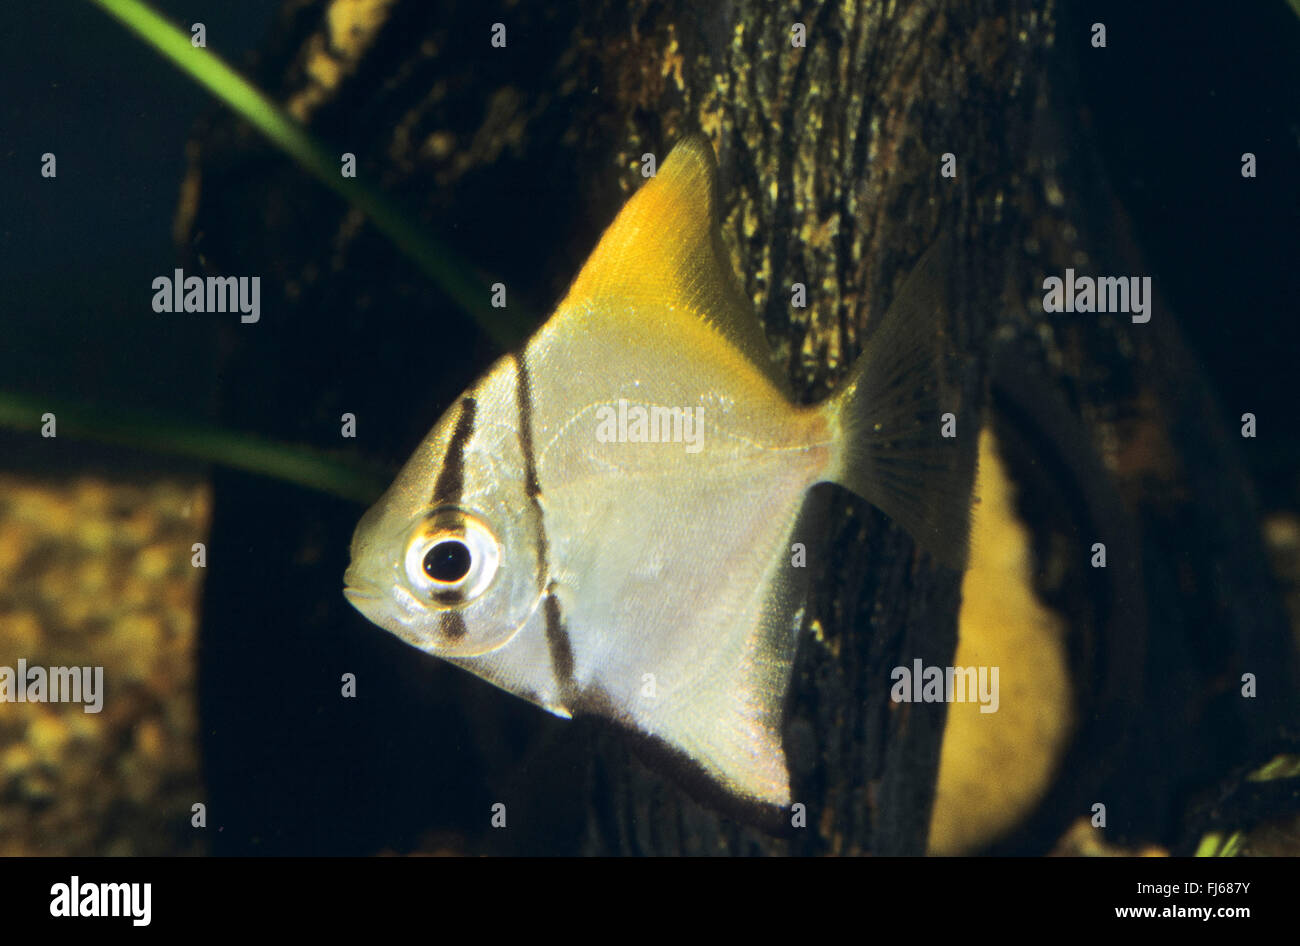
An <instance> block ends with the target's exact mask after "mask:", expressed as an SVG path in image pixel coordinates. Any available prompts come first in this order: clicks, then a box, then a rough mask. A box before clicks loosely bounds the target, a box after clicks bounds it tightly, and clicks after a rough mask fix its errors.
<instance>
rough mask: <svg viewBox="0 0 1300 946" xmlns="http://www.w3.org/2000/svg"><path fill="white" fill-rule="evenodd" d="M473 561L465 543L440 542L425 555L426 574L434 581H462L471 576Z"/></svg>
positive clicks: (453, 541)
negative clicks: (470, 569) (470, 567)
mask: <svg viewBox="0 0 1300 946" xmlns="http://www.w3.org/2000/svg"><path fill="white" fill-rule="evenodd" d="M472 561H473V558H472V556H471V555H470V554H469V549H468V548H466V547H465V543H464V542H459V541H456V540H455V539H452V540H450V541H447V542H439V543H438V544H437V545H435V546H434V547H433V548H431V549H429V551H427V552H425V553H424V573H425V574H426V575H428V576H429V577H430V578H432V579H433V580H434V581H442V582H453V581H460V580H461V579H462V578H464V577H465V576H466V575H468V574H469V566H470V564H471V562H472Z"/></svg>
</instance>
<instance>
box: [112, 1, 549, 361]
mask: <svg viewBox="0 0 1300 946" xmlns="http://www.w3.org/2000/svg"><path fill="white" fill-rule="evenodd" d="M90 2H91V3H94V4H96V5H97V6H99V7H102V8H103V9H104V10H105V11H107V12H108V13H109V14H111V15H112V16H113V17H115V18H116V19H117V20H118V21H120V22H121V23H122V24H123V25H125V26H126V27H128V28H129V29H130V30H131V31H133V32H134V33H136V34H137V35H138V36H139V37H140V38H141V39H143V40H144V41H145V42H146V43H147V44H148V45H149V46H151V47H152V48H153V49H154V50H156V51H157V52H158V53H159V54H161V55H162V56H163V57H164V58H166V59H168V60H170V61H171V62H172V63H173V64H175V65H176V66H177V67H178V68H179V69H181V70H182V71H183V72H185V73H186V74H187V75H189V76H190V78H192V79H194V80H195V81H196V82H198V83H199V84H200V85H202V86H203V87H204V88H205V89H207V90H208V91H209V92H211V93H212V94H213V95H214V96H216V97H217V98H218V99H220V100H221V101H222V102H224V103H225V104H226V105H228V106H229V107H230V108H231V109H232V110H234V111H235V112H236V113H237V114H238V115H240V116H241V117H243V118H244V119H245V120H246V121H248V122H249V123H250V124H251V125H253V127H255V128H257V129H258V130H259V131H260V132H262V134H263V135H265V136H266V138H267V139H268V140H269V141H270V142H271V143H272V144H274V145H275V146H276V147H278V148H280V149H281V150H282V151H284V152H285V153H286V154H288V155H289V156H290V157H292V158H293V159H294V160H295V161H297V162H298V163H299V164H301V165H302V166H303V167H304V168H306V169H307V170H308V171H310V172H311V173H312V174H313V175H315V176H316V177H317V178H318V179H319V180H320V181H321V182H322V183H324V184H326V185H327V186H328V187H330V188H331V189H333V190H335V191H337V192H338V193H339V194H340V195H342V196H343V198H344V199H345V200H346V201H348V203H350V204H351V205H353V206H354V207H357V208H358V209H360V210H361V211H362V212H363V213H365V214H366V216H367V217H369V218H370V220H371V221H372V222H373V223H374V225H375V227H376V228H377V229H378V230H379V231H380V232H381V233H383V234H384V235H385V236H387V237H388V239H389V240H391V241H392V243H393V245H394V246H396V247H397V248H398V249H399V250H401V251H402V252H403V253H404V254H405V255H406V256H408V257H409V258H410V259H411V260H412V261H413V262H414V263H415V264H416V265H417V266H418V267H419V268H420V270H421V271H422V272H423V273H424V274H425V275H426V276H428V277H429V278H430V279H431V280H432V281H433V282H434V283H435V284H436V285H437V286H438V287H439V288H440V289H441V290H442V291H443V292H444V293H446V294H447V296H448V297H450V298H451V299H452V300H453V301H454V302H455V303H456V304H457V305H458V306H460V307H461V308H462V309H463V310H464V311H465V312H466V313H468V314H469V315H470V316H472V317H473V318H474V319H475V320H476V321H477V322H478V323H479V324H480V325H481V326H482V328H483V330H484V331H485V332H487V334H488V335H489V336H490V337H491V338H492V339H493V340H494V341H495V342H497V344H498V345H500V346H501V347H502V348H511V347H513V346H514V345H516V344H517V343H518V342H519V341H520V340H521V339H523V338H524V337H525V336H526V335H527V333H528V331H529V330H530V329H531V327H532V324H533V322H532V319H530V318H529V317H528V316H527V314H526V313H524V312H522V311H521V310H520V309H519V308H518V307H517V306H512V307H511V308H510V309H508V310H507V309H496V308H493V307H492V305H491V303H490V302H489V294H488V288H487V287H486V286H484V285H483V284H481V283H480V282H479V281H478V280H476V279H475V278H473V277H472V276H471V275H469V274H470V273H472V272H473V269H472V268H471V267H470V266H469V265H468V264H467V263H466V262H465V261H464V260H460V259H457V257H456V255H455V254H454V253H453V252H452V251H451V250H450V249H449V248H448V247H447V246H445V245H444V244H442V243H441V242H439V241H437V240H435V239H433V238H432V237H431V236H430V235H429V234H428V233H427V232H426V231H425V230H424V229H423V228H422V227H421V226H420V225H419V224H417V223H416V222H415V221H413V220H412V219H411V218H410V217H409V216H408V215H407V214H406V213H404V212H403V211H402V210H401V209H400V208H399V207H398V206H397V205H396V204H394V203H393V202H392V201H390V200H388V199H387V198H386V197H385V196H384V195H383V194H381V193H380V192H379V191H377V190H375V189H374V188H372V187H369V186H367V185H365V184H364V183H361V182H360V180H359V179H357V178H345V177H343V176H342V174H340V172H339V167H340V164H339V155H338V154H334V153H331V152H330V151H327V150H326V149H325V147H324V145H322V144H321V143H320V142H319V141H317V140H316V139H315V138H313V137H312V136H311V135H310V134H309V133H308V132H307V130H306V129H305V128H304V127H303V126H302V125H301V124H300V123H298V122H297V121H295V120H294V119H293V118H292V117H290V116H289V115H288V114H286V113H285V112H284V111H283V110H282V109H281V108H280V107H279V106H278V105H276V104H275V102H273V101H271V99H269V98H267V97H266V96H265V95H263V94H262V93H261V91H259V90H258V89H257V88H256V87H255V86H254V85H253V84H252V83H250V82H249V81H248V80H246V79H245V78H244V77H243V76H241V75H240V74H239V73H238V72H236V71H235V70H234V69H232V68H231V67H230V66H228V65H226V63H225V62H223V61H222V60H221V58H220V57H219V56H217V55H216V54H215V53H213V52H211V51H209V50H208V49H206V48H196V47H194V46H192V45H191V44H190V36H189V34H188V33H185V32H183V31H182V30H180V29H179V28H177V27H176V26H175V25H173V24H172V23H170V22H169V21H168V20H167V19H166V18H164V17H163V16H162V15H161V14H159V13H157V12H156V11H155V10H153V9H152V8H151V7H149V5H148V4H145V3H142V2H140V0H90Z"/></svg>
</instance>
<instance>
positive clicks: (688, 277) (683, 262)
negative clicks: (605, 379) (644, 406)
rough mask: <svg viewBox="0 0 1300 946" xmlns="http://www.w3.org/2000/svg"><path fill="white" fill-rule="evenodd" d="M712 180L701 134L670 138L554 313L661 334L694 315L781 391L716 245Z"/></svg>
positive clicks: (712, 165)
mask: <svg viewBox="0 0 1300 946" xmlns="http://www.w3.org/2000/svg"><path fill="white" fill-rule="evenodd" d="M716 178H717V165H716V162H715V159H714V156H713V146H712V145H711V144H709V140H708V139H707V138H705V137H704V136H703V135H700V134H693V135H688V136H687V137H685V138H683V139H682V140H681V141H680V142H678V144H677V146H676V147H675V148H673V150H672V152H671V153H670V154H669V155H668V157H667V159H666V160H665V161H664V162H663V164H662V165H661V166H660V168H659V170H658V173H656V175H655V176H654V177H652V178H651V179H650V180H649V181H648V182H647V183H646V184H645V185H643V186H642V187H641V189H640V190H638V191H637V192H636V193H635V194H634V195H633V196H632V198H631V199H630V200H629V201H628V202H627V203H626V204H625V205H624V207H623V209H622V210H621V211H620V212H619V215H618V216H617V217H616V218H614V222H613V223H612V224H610V226H609V229H607V230H606V231H605V233H604V235H603V236H601V238H600V242H599V243H598V244H597V245H596V249H595V250H593V251H592V254H591V256H590V257H589V258H588V259H587V262H586V264H585V265H584V266H583V267H582V271H581V272H580V273H578V276H577V278H576V279H574V281H573V285H571V286H570V287H569V292H568V294H567V295H566V296H565V298H564V301H563V302H562V303H561V304H560V309H559V311H560V312H565V311H566V310H568V311H574V310H575V309H580V310H585V316H586V318H601V319H603V318H608V319H611V320H615V321H616V322H620V321H621V322H623V323H625V324H626V321H627V320H628V319H653V320H654V321H655V322H656V323H663V322H665V321H667V322H668V324H663V325H661V328H662V331H664V332H665V333H671V331H672V325H671V322H672V320H673V319H674V318H687V319H695V320H698V321H700V322H703V323H705V324H706V325H708V326H710V327H711V328H712V329H713V330H715V331H716V332H718V333H719V334H720V335H721V336H722V337H723V338H725V339H726V340H727V341H728V342H729V343H730V344H731V345H733V346H734V347H735V348H736V349H737V350H738V351H740V352H741V353H742V354H743V355H744V356H745V357H746V358H747V359H748V360H749V361H752V362H753V363H754V365H755V366H757V367H758V368H760V369H761V370H762V371H763V373H764V374H765V375H766V376H767V377H768V378H769V379H770V380H771V381H772V382H773V383H774V384H776V386H777V387H778V388H779V389H780V390H781V391H788V390H789V385H788V383H787V382H786V381H785V379H784V377H783V376H782V375H781V374H780V372H778V371H777V369H776V366H775V364H774V363H773V360H772V352H771V349H770V348H769V347H768V344H767V338H766V336H764V334H763V328H762V326H761V325H759V322H758V318H757V316H756V315H755V314H754V310H753V306H752V304H751V303H750V302H749V300H747V299H746V298H745V297H744V295H743V294H742V293H741V291H740V289H739V287H738V286H737V284H736V280H735V274H734V273H733V271H732V269H731V265H730V263H729V262H728V261H727V257H726V254H725V253H724V252H723V249H722V240H721V235H720V232H719V229H718V206H717V205H718V201H717V196H716V190H717V187H716V183H715V181H716ZM657 327H659V326H657Z"/></svg>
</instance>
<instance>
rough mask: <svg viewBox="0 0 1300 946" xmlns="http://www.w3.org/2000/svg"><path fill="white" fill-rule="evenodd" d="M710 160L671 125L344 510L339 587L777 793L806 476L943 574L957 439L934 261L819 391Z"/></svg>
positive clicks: (432, 649)
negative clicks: (724, 222)
mask: <svg viewBox="0 0 1300 946" xmlns="http://www.w3.org/2000/svg"><path fill="white" fill-rule="evenodd" d="M716 175H717V170H716V159H715V157H714V153H713V146H712V144H711V143H710V142H709V140H708V139H707V138H706V137H704V136H702V135H699V134H693V135H688V136H686V137H684V138H682V139H681V140H680V141H679V142H678V143H677V145H676V146H675V147H674V148H673V150H672V151H671V153H670V154H669V155H668V157H667V158H666V159H665V160H664V161H663V162H662V164H661V166H660V167H659V169H658V172H657V173H656V174H654V175H653V176H651V177H649V178H648V179H647V180H646V181H645V183H644V184H642V186H641V187H640V188H639V189H638V190H637V191H636V192H635V193H634V194H633V195H632V196H631V197H630V198H629V200H628V201H627V203H626V204H625V205H624V207H623V208H622V210H621V211H620V212H619V213H618V214H617V216H616V217H615V219H614V221H613V223H611V224H610V225H609V227H608V229H606V230H605V232H604V234H603V235H602V236H601V237H600V239H599V241H598V243H597V245H596V247H595V249H594V250H593V251H592V253H591V255H590V257H589V258H588V259H587V261H586V262H585V264H584V265H583V266H582V268H581V269H580V271H579V273H578V275H577V277H576V278H575V279H574V280H573V282H572V284H571V285H570V287H569V289H568V292H567V293H566V295H565V296H564V297H563V299H562V300H561V302H560V303H559V305H558V307H557V308H556V310H555V311H554V313H553V314H552V315H551V316H550V318H548V319H547V320H546V321H545V322H544V323H543V324H542V325H541V326H540V327H539V328H538V329H537V330H536V331H535V333H534V334H533V335H532V336H531V337H530V338H529V339H528V341H527V342H526V343H525V344H524V345H523V346H522V348H521V349H520V350H518V351H514V352H511V353H508V354H506V355H504V356H502V357H501V358H499V359H498V360H497V361H496V362H495V363H494V364H493V365H492V366H491V367H490V368H489V370H488V371H487V373H486V374H485V375H484V376H483V377H482V378H481V379H480V380H478V381H477V382H476V383H475V384H474V385H473V386H471V387H470V388H469V389H468V390H466V391H465V392H464V394H463V395H461V396H460V397H459V398H458V399H457V400H456V401H455V403H454V404H452V405H451V407H450V408H449V409H448V410H447V411H446V413H445V414H444V415H443V416H442V418H441V419H440V420H439V421H438V422H437V424H435V425H434V427H433V429H432V430H431V431H430V432H429V434H428V435H427V437H426V438H425V439H424V440H423V441H422V442H421V443H420V445H419V446H418V448H417V449H416V450H415V452H414V454H413V455H412V456H411V457H410V459H409V460H408V461H407V463H406V465H405V466H404V467H403V468H402V469H401V471H400V473H399V474H398V475H397V477H396V479H395V480H394V481H393V483H392V485H391V486H390V487H389V489H388V490H387V492H385V493H384V495H383V496H382V497H381V498H380V499H379V500H378V501H377V502H376V503H375V505H374V506H373V507H372V508H370V509H369V510H368V511H367V512H366V513H365V514H364V516H363V517H362V519H361V520H360V522H359V523H358V525H357V527H356V531H355V534H354V536H353V539H352V545H351V560H350V564H349V566H348V568H347V570H346V573H345V575H344V584H345V589H344V595H345V596H346V598H347V600H348V601H349V602H350V603H351V604H352V605H353V606H354V607H355V608H356V609H357V610H358V611H360V612H361V614H363V615H364V616H365V617H366V618H368V619H369V620H370V621H371V622H373V623H374V624H376V625H378V626H379V627H381V628H383V629H384V630H387V631H389V632H391V633H392V634H394V635H396V636H397V637H398V638H400V639H401V640H403V641H405V642H406V643H408V644H410V645H411V646H413V647H416V648H418V649H419V650H421V651H424V652H425V653H428V654H432V655H434V656H436V657H438V658H440V659H442V660H444V661H447V662H448V663H451V664H453V665H455V666H458V667H460V668H462V669H464V670H467V671H469V672H471V673H473V674H475V675H476V676H478V677H480V678H481V679H483V680H485V681H487V682H488V683H491V684H494V685H495V686H497V687H499V688H501V689H503V690H505V691H507V692H509V693H511V694H514V695H516V696H519V697H521V698H523V699H526V700H528V701H530V702H532V703H534V704H536V705H537V706H539V707H541V708H543V709H545V710H547V711H549V712H551V713H553V714H555V715H557V716H560V717H565V718H573V717H577V716H594V717H598V718H600V719H602V720H604V721H606V722H610V723H613V724H615V725H616V726H618V727H621V728H622V729H624V730H625V731H626V732H628V733H629V734H631V735H633V736H635V737H637V739H638V740H639V741H640V742H642V743H645V744H647V745H651V746H654V747H656V748H658V749H661V750H663V753H664V757H665V758H667V759H672V760H676V761H679V762H681V763H682V766H683V771H686V770H689V771H690V772H691V773H693V774H694V775H696V776H702V777H703V780H704V782H705V783H706V784H707V785H708V786H710V787H711V788H712V789H719V790H721V792H722V793H723V796H724V797H727V798H731V799H735V800H737V801H738V802H741V803H744V804H753V805H757V806H760V807H763V808H767V809H772V808H775V809H777V810H779V809H781V808H784V807H787V806H789V805H790V804H791V787H790V773H789V767H788V762H787V759H786V755H785V751H784V747H783V738H782V722H783V717H784V712H785V704H786V700H787V692H788V690H789V689H790V680H791V668H792V664H793V660H794V656H795V648H796V643H797V639H798V635H799V633H800V630H801V624H802V623H803V617H804V604H805V598H806V594H807V580H806V579H805V578H804V576H805V575H806V574H807V572H808V570H809V569H808V568H807V553H806V549H807V548H808V547H809V545H808V543H814V544H815V539H816V534H815V528H816V523H815V521H814V520H815V517H813V516H811V515H810V514H808V513H807V510H808V509H809V508H811V506H810V504H809V502H808V500H809V496H810V491H812V490H813V487H815V486H817V485H818V484H822V483H833V484H837V485H838V486H840V487H843V488H846V489H848V490H849V491H851V492H852V493H854V494H856V495H857V496H860V497H862V498H863V499H865V500H867V501H868V502H870V503H872V504H874V505H875V506H876V507H878V508H879V509H880V510H882V511H883V512H884V513H885V514H886V515H887V516H889V517H890V518H891V519H892V520H893V521H894V522H895V523H896V524H897V525H899V526H901V527H902V528H903V529H904V530H906V531H907V532H908V533H909V534H910V535H911V536H912V538H913V540H914V541H915V542H916V543H917V544H918V545H919V546H920V547H921V548H922V549H924V550H925V551H926V552H928V553H929V554H930V555H931V556H932V558H933V559H934V560H935V561H936V562H938V563H940V564H941V565H942V566H946V567H952V568H957V569H961V568H962V567H963V564H964V561H965V556H966V547H967V542H968V535H969V521H968V520H969V513H970V491H971V477H972V475H973V474H972V470H971V463H970V461H969V459H968V456H969V454H971V453H972V452H973V451H970V450H968V449H967V448H966V447H965V446H964V445H963V444H962V443H960V441H959V440H958V439H954V438H951V437H945V436H943V433H942V430H941V428H942V423H941V418H942V417H943V413H944V411H945V410H947V409H948V404H947V399H948V398H949V396H950V393H951V390H952V388H951V386H948V385H945V383H944V375H943V372H942V371H941V367H942V361H941V355H940V351H939V336H940V334H941V333H940V331H939V328H938V327H939V325H940V324H941V323H940V318H941V312H942V309H943V306H944V305H945V304H946V302H945V300H946V298H947V297H946V284H945V280H944V272H943V269H944V266H945V265H946V264H945V259H944V254H941V253H938V252H936V251H935V250H934V249H933V248H932V249H931V250H927V251H926V253H925V254H923V256H922V258H921V261H920V262H919V263H918V264H917V265H916V267H915V269H914V271H913V272H912V273H911V275H910V276H908V277H907V279H906V280H905V281H904V283H903V285H902V288H901V289H900V290H899V292H898V294H897V298H896V299H895V301H894V302H893V303H892V304H891V305H890V307H889V308H888V310H887V311H886V313H885V314H884V315H883V316H882V317H881V318H880V319H879V324H878V325H876V326H875V327H874V330H873V331H872V333H871V335H870V336H869V337H868V338H867V341H866V344H865V345H864V351H863V353H862V354H861V355H860V356H859V358H858V359H857V360H856V362H855V363H854V364H853V365H852V366H851V368H850V370H849V371H848V374H847V377H846V378H845V380H844V381H843V382H842V383H841V384H840V385H839V386H838V387H837V388H836V389H835V390H834V391H833V392H832V394H831V395H830V396H829V397H828V398H826V399H825V400H824V401H823V402H821V403H819V404H811V405H806V404H799V403H797V402H796V400H795V398H794V397H793V395H792V393H791V387H790V384H789V382H788V381H787V379H786V378H785V376H784V374H783V373H782V371H781V370H780V369H779V367H778V366H777V364H776V362H775V360H774V358H773V354H772V351H771V349H770V347H769V345H768V342H767V338H766V336H765V334H764V331H763V328H762V325H761V324H760V322H759V319H758V317H757V315H756V313H755V309H754V306H753V304H752V303H751V302H750V301H749V300H748V299H747V298H746V297H745V295H744V294H743V292H742V291H741V289H740V288H739V283H738V281H737V279H736V276H735V274H734V271H733V270H732V268H731V266H730V263H729V262H728V261H727V257H726V254H725V251H724V249H723V244H722V238H721V229H720V226H719V199H718V194H717V189H716V188H717V185H716ZM937 245H940V244H936V246H937ZM813 505H815V504H813Z"/></svg>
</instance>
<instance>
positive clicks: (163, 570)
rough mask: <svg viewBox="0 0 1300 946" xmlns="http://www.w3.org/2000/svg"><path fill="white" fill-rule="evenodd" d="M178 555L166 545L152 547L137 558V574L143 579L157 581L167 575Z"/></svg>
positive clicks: (144, 550)
mask: <svg viewBox="0 0 1300 946" xmlns="http://www.w3.org/2000/svg"><path fill="white" fill-rule="evenodd" d="M175 559H176V555H175V553H174V552H173V551H172V550H171V549H169V548H168V547H167V546H165V545H161V544H157V545H151V546H149V547H148V548H147V549H143V550H142V551H141V552H140V554H139V555H137V556H136V557H135V573H136V574H137V575H139V576H140V577H141V578H146V579H150V580H156V579H158V578H161V577H163V576H164V575H166V574H167V572H169V571H170V570H171V568H172V565H173V563H174V562H175Z"/></svg>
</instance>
